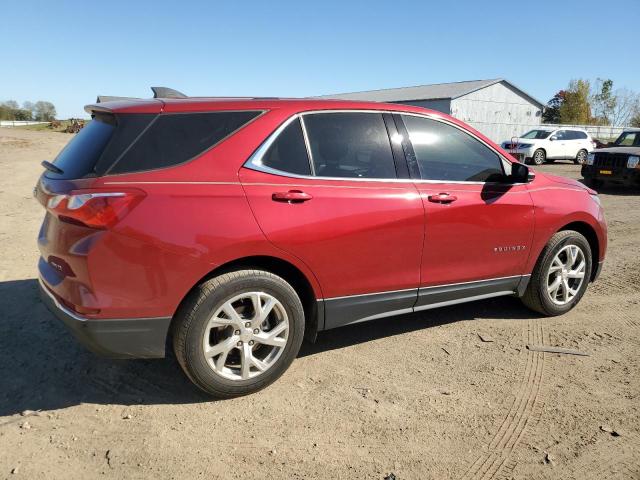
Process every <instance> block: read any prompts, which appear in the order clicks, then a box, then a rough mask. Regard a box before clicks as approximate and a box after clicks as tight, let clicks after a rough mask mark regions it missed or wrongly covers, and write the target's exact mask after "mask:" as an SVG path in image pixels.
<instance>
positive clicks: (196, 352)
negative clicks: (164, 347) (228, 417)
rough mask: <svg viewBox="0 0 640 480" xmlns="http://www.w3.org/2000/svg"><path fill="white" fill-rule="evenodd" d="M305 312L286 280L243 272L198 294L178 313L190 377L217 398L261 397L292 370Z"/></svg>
mask: <svg viewBox="0 0 640 480" xmlns="http://www.w3.org/2000/svg"><path fill="white" fill-rule="evenodd" d="M304 323H305V318H304V309H303V307H302V303H301V302H300V298H299V297H298V295H297V294H296V291H295V290H294V289H293V288H292V287H291V285H289V284H288V283H287V282H286V281H285V280H283V279H282V278H280V277H278V276H277V275H274V274H273V273H270V272H266V271H262V270H240V271H236V272H231V273H226V274H223V275H220V276H217V277H214V278H212V279H211V280H208V281H206V282H204V283H202V284H201V285H199V286H198V287H196V289H194V291H193V292H191V294H190V295H189V297H188V298H187V299H186V300H185V302H184V303H183V305H181V307H180V309H179V311H178V313H177V314H176V318H175V324H174V327H173V346H174V351H175V353H176V357H177V359H178V362H179V363H180V365H181V366H182V368H183V370H184V371H185V373H186V374H187V376H188V377H189V378H190V379H191V380H192V381H193V383H195V384H196V385H197V386H198V387H200V388H201V389H202V390H204V391H205V392H207V393H209V394H210V395H212V396H213V397H216V398H230V397H237V396H240V395H246V394H249V393H253V392H256V391H258V390H260V389H262V388H264V387H266V386H267V385H269V384H271V383H272V382H274V381H275V380H276V379H277V378H278V377H280V376H281V375H282V374H283V373H284V371H285V370H286V369H287V368H288V367H289V365H291V362H292V361H293V360H294V358H295V357H296V355H297V354H298V351H299V350H300V345H301V344H302V338H303V334H304Z"/></svg>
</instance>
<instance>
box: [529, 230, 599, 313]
mask: <svg viewBox="0 0 640 480" xmlns="http://www.w3.org/2000/svg"><path fill="white" fill-rule="evenodd" d="M591 268H592V258H591V248H590V246H589V242H588V241H587V239H586V238H585V237H584V236H583V235H582V234H580V233H578V232H575V231H573V230H565V231H562V232H558V233H556V234H555V235H554V236H553V237H551V240H549V243H547V246H546V247H545V248H544V250H542V253H541V254H540V257H539V258H538V262H537V263H536V266H535V268H534V270H533V273H532V275H531V279H530V281H529V285H528V286H527V289H526V291H525V294H524V296H523V297H522V301H523V303H524V304H525V305H526V306H527V307H529V308H530V309H532V310H535V311H536V312H539V313H542V314H543V315H548V316H554V315H561V314H563V313H565V312H568V311H569V310H571V309H572V308H573V307H575V306H576V304H577V303H578V302H579V301H580V299H581V298H582V296H583V295H584V292H585V291H586V289H587V285H588V283H589V279H590V278H591Z"/></svg>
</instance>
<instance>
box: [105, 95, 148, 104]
mask: <svg viewBox="0 0 640 480" xmlns="http://www.w3.org/2000/svg"><path fill="white" fill-rule="evenodd" d="M117 100H140V99H139V98H136V97H113V96H111V95H98V97H97V98H96V103H103V102H114V101H117Z"/></svg>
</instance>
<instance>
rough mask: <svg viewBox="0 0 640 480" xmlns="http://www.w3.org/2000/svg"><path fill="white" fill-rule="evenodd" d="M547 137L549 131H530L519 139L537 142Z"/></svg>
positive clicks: (549, 133)
mask: <svg viewBox="0 0 640 480" xmlns="http://www.w3.org/2000/svg"><path fill="white" fill-rule="evenodd" d="M549 135H551V131H550V130H531V131H530V132H527V133H525V134H524V135H522V136H521V137H520V138H535V139H538V140H539V139H542V138H547V137H548V136H549Z"/></svg>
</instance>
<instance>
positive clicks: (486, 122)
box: [320, 78, 544, 142]
mask: <svg viewBox="0 0 640 480" xmlns="http://www.w3.org/2000/svg"><path fill="white" fill-rule="evenodd" d="M320 98H336V99H346V100H366V101H374V102H386V103H403V104H408V105H416V106H419V107H425V108H430V109H432V110H438V111H440V112H444V113H447V114H449V115H452V116H454V117H456V118H459V119H460V120H463V121H464V122H466V123H468V124H470V125H471V126H472V127H474V128H475V129H477V130H479V131H480V132H482V133H484V134H485V135H486V136H487V137H489V138H490V139H492V140H493V141H495V142H501V141H503V140H507V139H510V138H511V137H513V136H517V135H521V134H522V133H524V132H525V131H526V130H527V129H530V128H535V127H536V126H538V125H540V123H541V121H542V109H543V108H544V104H543V103H542V102H540V101H539V100H536V99H535V98H533V97H532V96H531V95H529V94H527V93H526V92H524V91H523V90H521V89H519V88H518V87H516V86H515V85H514V84H512V83H511V82H508V81H507V80H504V79H502V78H496V79H493V80H471V81H467V82H455V83H438V84H433V85H421V86H417V87H403V88H390V89H386V90H371V91H368V92H354V93H341V94H336V95H324V96H322V97H320Z"/></svg>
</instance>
